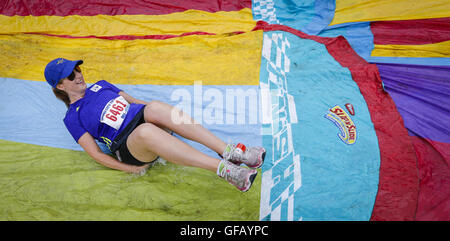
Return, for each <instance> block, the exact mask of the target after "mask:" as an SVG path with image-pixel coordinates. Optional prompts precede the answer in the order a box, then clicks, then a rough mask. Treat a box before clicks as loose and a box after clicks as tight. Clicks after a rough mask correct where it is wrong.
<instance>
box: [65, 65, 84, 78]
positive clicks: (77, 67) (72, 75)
mask: <svg viewBox="0 0 450 241" xmlns="http://www.w3.org/2000/svg"><path fill="white" fill-rule="evenodd" d="M75 71H77V72H78V73H81V69H80V66H78V65H77V66H76V67H75V68H74V69H73V71H72V73H70V75H69V76H67V79H68V80H70V81H73V80H74V79H75Z"/></svg>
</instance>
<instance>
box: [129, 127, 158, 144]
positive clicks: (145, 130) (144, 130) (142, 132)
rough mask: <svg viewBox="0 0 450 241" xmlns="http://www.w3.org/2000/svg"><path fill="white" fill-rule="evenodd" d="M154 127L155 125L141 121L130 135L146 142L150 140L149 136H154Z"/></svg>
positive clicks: (138, 140)
mask: <svg viewBox="0 0 450 241" xmlns="http://www.w3.org/2000/svg"><path fill="white" fill-rule="evenodd" d="M155 128H158V127H156V126H155V125H153V124H151V123H143V124H141V125H139V126H138V127H136V129H134V130H133V132H132V133H131V135H132V136H133V139H134V140H136V141H137V142H139V143H147V142H148V141H152V140H151V138H152V137H153V136H154V135H153V134H152V133H153V132H154V131H155Z"/></svg>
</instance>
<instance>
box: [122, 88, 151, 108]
mask: <svg viewBox="0 0 450 241" xmlns="http://www.w3.org/2000/svg"><path fill="white" fill-rule="evenodd" d="M119 95H121V96H122V97H123V98H125V100H126V101H128V103H136V104H144V105H146V104H147V102H145V101H143V100H138V99H136V98H134V97H133V96H131V95H129V94H127V93H125V92H124V91H120V92H119Z"/></svg>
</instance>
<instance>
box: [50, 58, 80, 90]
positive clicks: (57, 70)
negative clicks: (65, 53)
mask: <svg viewBox="0 0 450 241" xmlns="http://www.w3.org/2000/svg"><path fill="white" fill-rule="evenodd" d="M82 63H83V60H75V61H72V60H67V59H63V58H57V59H54V60H52V61H50V63H48V64H47V66H45V72H44V75H45V79H46V80H47V83H48V84H49V85H50V86H52V87H53V88H56V85H58V82H59V81H60V80H61V79H64V78H66V77H67V76H69V75H70V74H71V73H72V71H73V69H74V68H75V66H77V65H80V64H82Z"/></svg>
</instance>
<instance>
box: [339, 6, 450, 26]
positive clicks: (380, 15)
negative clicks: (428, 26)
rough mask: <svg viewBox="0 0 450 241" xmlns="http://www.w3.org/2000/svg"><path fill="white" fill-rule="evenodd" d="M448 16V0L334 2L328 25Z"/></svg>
mask: <svg viewBox="0 0 450 241" xmlns="http://www.w3.org/2000/svg"><path fill="white" fill-rule="evenodd" d="M448 16H450V1H449V0H425V1H411V0H336V10H335V14H334V18H333V21H332V22H331V24H330V25H336V24H341V23H349V22H362V21H387V20H408V19H427V18H442V17H448Z"/></svg>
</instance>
